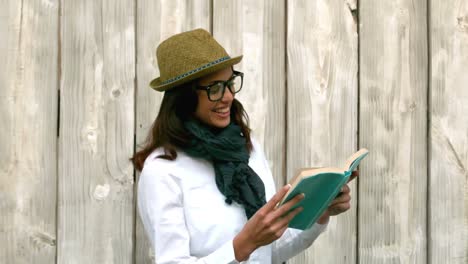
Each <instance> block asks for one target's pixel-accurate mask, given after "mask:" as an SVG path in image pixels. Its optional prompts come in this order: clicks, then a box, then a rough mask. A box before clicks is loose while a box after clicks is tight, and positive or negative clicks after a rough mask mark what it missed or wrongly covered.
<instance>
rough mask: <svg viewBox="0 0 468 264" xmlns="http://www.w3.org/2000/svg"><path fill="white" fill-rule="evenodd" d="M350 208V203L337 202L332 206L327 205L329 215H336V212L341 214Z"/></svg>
mask: <svg viewBox="0 0 468 264" xmlns="http://www.w3.org/2000/svg"><path fill="white" fill-rule="evenodd" d="M350 208H351V204H350V203H339V204H336V205H334V206H332V207H329V208H328V212H330V215H337V214H341V213H343V212H346V211H348V210H349V209H350Z"/></svg>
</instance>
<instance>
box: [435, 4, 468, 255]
mask: <svg viewBox="0 0 468 264" xmlns="http://www.w3.org/2000/svg"><path fill="white" fill-rule="evenodd" d="M430 4H431V6H430V10H431V11H430V12H431V19H430V25H429V26H430V44H431V45H430V47H431V50H430V56H431V65H432V67H431V73H430V74H431V75H430V87H431V97H430V103H431V109H430V121H431V122H430V124H431V126H430V152H429V153H430V185H429V193H430V199H429V205H430V208H429V212H430V214H429V219H428V220H429V224H430V225H429V227H430V237H429V249H428V250H429V255H428V256H429V259H430V260H431V263H453V264H462V263H468V170H467V168H468V115H467V114H468V89H467V85H468V2H467V1H447V2H439V1H430Z"/></svg>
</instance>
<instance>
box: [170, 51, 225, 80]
mask: <svg viewBox="0 0 468 264" xmlns="http://www.w3.org/2000/svg"><path fill="white" fill-rule="evenodd" d="M230 58H231V57H229V56H226V57H222V58H219V59H217V60H215V61H212V62H210V63H207V64H205V65H202V66H200V67H198V68H196V69H194V70H191V71H189V72H186V73H183V74H181V75H179V76H176V77H174V78H171V79H169V80H166V81H164V82H162V83H161V85H166V84H168V83H171V82H175V81H178V80H180V79H182V78H185V77H187V76H190V75H192V74H194V73H196V72H199V71H201V70H203V69H206V68H208V67H210V66H213V65H215V64H218V63H220V62H223V61H225V60H229V59H230Z"/></svg>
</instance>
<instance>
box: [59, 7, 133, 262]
mask: <svg viewBox="0 0 468 264" xmlns="http://www.w3.org/2000/svg"><path fill="white" fill-rule="evenodd" d="M61 9H62V10H61V44H62V47H61V70H62V77H61V84H60V87H61V107H60V111H61V114H60V138H59V151H60V155H59V175H60V179H59V185H58V188H59V204H58V238H59V239H58V251H57V254H58V256H57V262H58V263H132V262H133V252H132V251H133V242H134V241H133V226H134V217H133V216H134V205H133V168H132V166H131V163H130V162H129V160H128V158H129V155H130V154H131V153H132V151H133V141H134V138H133V131H134V90H135V89H134V78H135V38H134V36H135V32H134V28H135V26H134V19H135V17H134V1H131V0H119V1H111V0H109V1H106V0H100V1H93V0H87V1H62V3H61Z"/></svg>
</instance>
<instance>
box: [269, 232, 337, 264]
mask: <svg viewBox="0 0 468 264" xmlns="http://www.w3.org/2000/svg"><path fill="white" fill-rule="evenodd" d="M327 225H328V224H323V225H321V224H317V223H315V224H314V225H313V226H312V227H311V228H309V229H307V230H304V231H302V230H299V229H294V228H288V229H286V232H284V234H283V235H282V236H281V238H279V239H278V240H276V241H275V242H273V245H272V246H273V248H272V257H271V259H272V263H273V264H277V263H278V264H279V263H283V262H284V261H286V260H288V259H290V258H292V257H294V256H295V255H297V254H299V253H300V252H302V251H303V250H305V249H307V248H308V247H310V246H311V245H312V243H313V242H314V241H315V239H317V237H318V236H319V235H320V234H321V233H322V232H323V231H324V230H325V228H326V227H327Z"/></svg>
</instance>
